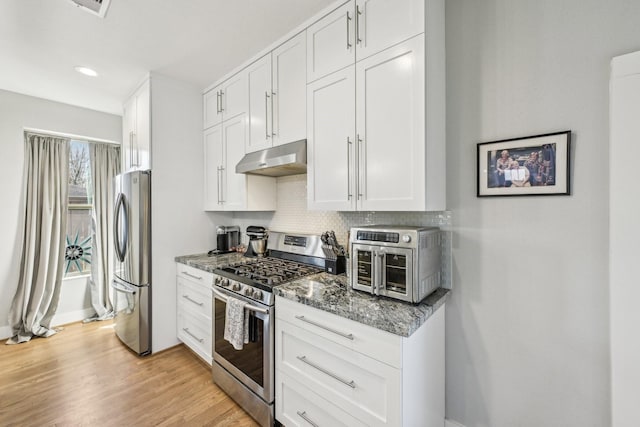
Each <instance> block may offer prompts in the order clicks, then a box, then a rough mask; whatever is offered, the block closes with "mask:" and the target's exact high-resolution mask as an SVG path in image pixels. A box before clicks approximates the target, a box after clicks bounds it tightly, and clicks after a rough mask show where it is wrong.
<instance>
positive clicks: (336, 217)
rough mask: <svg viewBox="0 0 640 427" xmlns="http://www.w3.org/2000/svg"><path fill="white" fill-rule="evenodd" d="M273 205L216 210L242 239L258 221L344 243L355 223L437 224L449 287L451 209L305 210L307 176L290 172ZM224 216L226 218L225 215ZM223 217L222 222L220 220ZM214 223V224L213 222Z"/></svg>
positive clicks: (282, 179) (276, 228)
mask: <svg viewBox="0 0 640 427" xmlns="http://www.w3.org/2000/svg"><path fill="white" fill-rule="evenodd" d="M277 206H278V209H277V211H275V212H234V213H233V214H231V213H229V214H220V215H221V219H220V220H219V221H223V222H220V224H223V225H239V226H240V228H241V230H242V232H243V241H244V242H245V243H246V241H247V237H246V235H244V231H245V230H246V228H247V226H249V225H261V226H264V227H266V228H268V229H269V230H274V231H287V232H292V233H306V234H321V233H322V232H324V231H327V230H333V231H335V233H336V237H337V238H338V241H339V242H340V243H341V244H343V245H345V246H346V244H347V242H348V232H349V229H350V228H351V227H355V226H358V225H373V224H390V225H415V226H430V227H440V229H441V230H442V231H443V239H442V242H443V243H442V245H443V247H442V262H443V265H442V267H443V269H442V270H443V287H447V288H450V287H451V212H449V211H442V212H335V211H309V210H307V176H306V175H292V176H284V177H280V178H277ZM225 217H226V218H225ZM224 221H226V223H225V222H224ZM216 225H218V224H216Z"/></svg>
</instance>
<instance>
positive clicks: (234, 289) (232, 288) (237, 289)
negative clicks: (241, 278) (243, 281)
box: [231, 283, 241, 292]
mask: <svg viewBox="0 0 640 427" xmlns="http://www.w3.org/2000/svg"><path fill="white" fill-rule="evenodd" d="M240 288H241V286H240V283H234V284H233V285H231V290H232V291H236V292H237V291H239V290H240Z"/></svg>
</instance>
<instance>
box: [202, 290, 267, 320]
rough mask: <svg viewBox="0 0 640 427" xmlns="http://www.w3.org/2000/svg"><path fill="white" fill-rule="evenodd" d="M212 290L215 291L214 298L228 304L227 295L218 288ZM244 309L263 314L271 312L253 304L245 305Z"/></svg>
mask: <svg viewBox="0 0 640 427" xmlns="http://www.w3.org/2000/svg"><path fill="white" fill-rule="evenodd" d="M211 289H212V290H213V294H214V297H215V298H216V299H219V300H220V301H223V302H227V299H228V297H227V296H226V295H225V294H223V293H222V292H220V291H219V290H217V289H216V288H211ZM244 308H246V309H247V310H251V311H256V312H258V313H262V314H269V310H268V309H266V308H262V307H258V306H255V305H253V304H245V305H244Z"/></svg>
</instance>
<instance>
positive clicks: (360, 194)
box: [356, 134, 364, 200]
mask: <svg viewBox="0 0 640 427" xmlns="http://www.w3.org/2000/svg"><path fill="white" fill-rule="evenodd" d="M356 140H357V141H358V160H357V161H358V166H360V163H362V158H363V157H364V155H363V154H362V143H363V141H362V138H360V134H357V135H356ZM362 169H364V168H362ZM363 172H364V170H361V168H360V167H358V179H357V182H358V200H360V199H362V183H361V182H360V174H361V173H363Z"/></svg>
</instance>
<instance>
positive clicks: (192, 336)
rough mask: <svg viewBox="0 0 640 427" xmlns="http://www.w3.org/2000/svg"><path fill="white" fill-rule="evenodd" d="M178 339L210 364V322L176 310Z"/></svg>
mask: <svg viewBox="0 0 640 427" xmlns="http://www.w3.org/2000/svg"><path fill="white" fill-rule="evenodd" d="M178 339H179V340H180V341H182V342H183V343H185V344H186V345H187V346H188V347H189V348H190V349H191V350H193V351H194V352H196V353H197V354H198V355H199V356H200V357H201V358H202V359H203V360H204V361H206V362H207V363H209V364H211V360H212V359H211V348H212V347H211V321H207V320H205V319H201V318H200V319H199V318H196V317H194V316H191V315H189V314H188V313H185V312H184V311H183V310H178Z"/></svg>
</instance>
